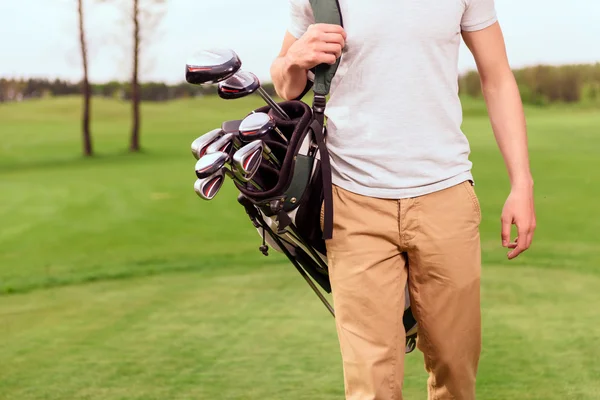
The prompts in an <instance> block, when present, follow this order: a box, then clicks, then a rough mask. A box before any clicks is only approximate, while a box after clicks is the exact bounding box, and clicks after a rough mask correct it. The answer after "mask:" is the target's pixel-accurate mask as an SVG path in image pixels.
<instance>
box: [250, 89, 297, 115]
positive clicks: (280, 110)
mask: <svg viewBox="0 0 600 400" xmlns="http://www.w3.org/2000/svg"><path fill="white" fill-rule="evenodd" d="M257 92H258V94H259V95H260V97H262V98H263V100H264V101H266V102H267V104H268V105H270V106H271V108H272V109H273V110H274V111H275V112H276V113H277V114H279V116H280V117H281V118H283V119H287V120H290V119H291V118H290V116H289V115H287V113H286V112H285V111H284V110H283V108H281V106H280V105H279V104H277V103H276V102H275V100H273V98H271V96H269V94H268V93H267V92H266V91H265V90H264V89H263V88H262V87H259V88H258V90H257Z"/></svg>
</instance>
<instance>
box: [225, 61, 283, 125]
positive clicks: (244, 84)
mask: <svg viewBox="0 0 600 400" xmlns="http://www.w3.org/2000/svg"><path fill="white" fill-rule="evenodd" d="M217 92H218V94H219V97H221V98H222V99H225V100H232V99H239V98H242V97H245V96H248V95H251V94H252V93H254V92H258V94H259V95H260V97H262V98H263V100H264V101H265V102H266V103H267V104H268V105H269V106H271V108H272V109H273V111H275V112H276V113H277V114H279V116H280V117H281V118H283V119H287V120H290V116H289V115H287V113H286V112H285V111H284V110H283V108H281V106H279V104H277V103H276V102H275V100H273V98H272V97H271V96H269V94H268V93H267V92H266V91H265V90H264V89H263V88H262V87H261V85H260V80H259V79H258V78H257V77H256V75H254V74H253V73H252V72H248V71H238V72H236V73H235V74H234V75H233V76H231V77H229V78H227V79H226V80H224V81H222V82H219V88H218V91H217Z"/></svg>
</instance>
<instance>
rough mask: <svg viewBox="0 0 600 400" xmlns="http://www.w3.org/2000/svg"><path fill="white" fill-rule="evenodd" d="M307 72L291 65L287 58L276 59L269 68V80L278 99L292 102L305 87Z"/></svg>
mask: <svg viewBox="0 0 600 400" xmlns="http://www.w3.org/2000/svg"><path fill="white" fill-rule="evenodd" d="M307 75H308V72H307V71H306V70H305V69H302V68H299V67H297V66H294V65H292V64H291V63H290V62H289V60H288V59H287V57H285V56H281V57H278V58H277V59H276V60H275V61H274V62H273V65H272V66H271V78H272V79H273V85H274V86H275V90H276V91H277V94H278V95H279V97H281V98H282V99H285V100H292V99H295V98H296V97H298V96H300V95H301V94H302V92H303V91H304V88H305V87H306V81H307V79H308V78H307Z"/></svg>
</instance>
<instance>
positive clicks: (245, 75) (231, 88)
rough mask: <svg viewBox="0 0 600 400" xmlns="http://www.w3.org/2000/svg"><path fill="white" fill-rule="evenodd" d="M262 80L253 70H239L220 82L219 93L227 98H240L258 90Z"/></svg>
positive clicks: (223, 97)
mask: <svg viewBox="0 0 600 400" xmlns="http://www.w3.org/2000/svg"><path fill="white" fill-rule="evenodd" d="M258 88H260V80H259V79H258V78H257V77H256V75H254V74H253V73H252V72H248V71H238V72H236V73H235V74H234V75H233V76H231V77H229V78H227V79H226V80H224V81H222V82H219V87H218V90H217V93H218V94H219V97H221V98H222V99H225V100H233V99H239V98H242V97H246V96H248V95H251V94H252V93H254V92H256V91H257V90H258Z"/></svg>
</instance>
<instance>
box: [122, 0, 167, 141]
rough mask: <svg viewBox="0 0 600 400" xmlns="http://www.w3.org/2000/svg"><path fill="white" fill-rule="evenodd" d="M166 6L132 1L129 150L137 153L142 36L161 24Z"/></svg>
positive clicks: (158, 1) (155, 1) (144, 0)
mask: <svg viewBox="0 0 600 400" xmlns="http://www.w3.org/2000/svg"><path fill="white" fill-rule="evenodd" d="M164 4H166V0H132V6H133V10H132V14H131V17H132V23H133V54H132V55H133V68H132V76H131V104H132V118H133V126H132V129H131V137H130V142H129V150H130V151H133V152H137V151H139V150H140V127H141V115H140V102H141V101H142V88H141V86H140V59H141V52H142V40H143V38H142V36H143V35H145V34H147V35H149V34H150V33H149V32H150V31H152V30H154V28H155V27H156V26H157V25H158V23H159V22H160V19H161V18H162V16H163V15H164V9H162V8H161V7H160V6H162V5H164Z"/></svg>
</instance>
